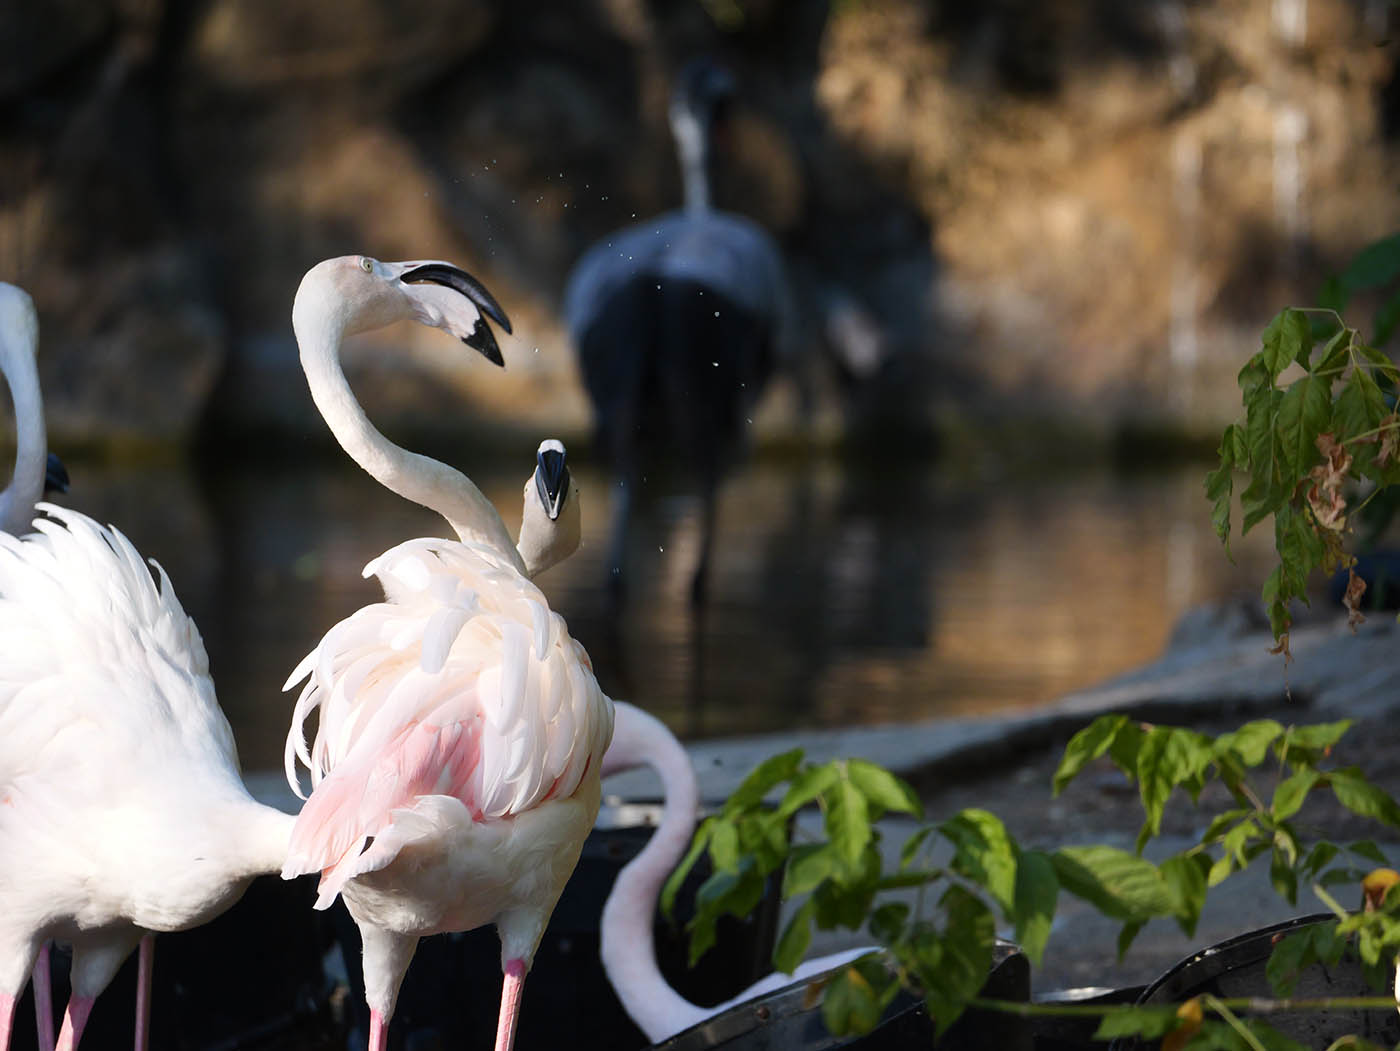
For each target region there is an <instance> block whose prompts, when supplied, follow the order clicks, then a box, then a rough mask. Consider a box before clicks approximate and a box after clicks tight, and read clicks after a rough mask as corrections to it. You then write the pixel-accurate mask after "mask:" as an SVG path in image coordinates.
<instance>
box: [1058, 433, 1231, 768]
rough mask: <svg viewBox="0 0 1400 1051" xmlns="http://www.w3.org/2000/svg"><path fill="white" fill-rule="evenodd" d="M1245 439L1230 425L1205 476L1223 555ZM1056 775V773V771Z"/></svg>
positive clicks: (1214, 524) (1226, 548)
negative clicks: (1215, 464) (1212, 467)
mask: <svg viewBox="0 0 1400 1051" xmlns="http://www.w3.org/2000/svg"><path fill="white" fill-rule="evenodd" d="M1243 444H1245V437H1243V431H1242V430H1240V427H1239V424H1231V425H1229V427H1226V428H1225V434H1224V435H1221V445H1219V451H1218V452H1219V466H1218V467H1217V469H1215V470H1212V472H1210V473H1208V474H1207V476H1205V498H1207V500H1210V501H1211V526H1212V528H1214V529H1215V536H1217V537H1219V542H1221V543H1222V544H1225V554H1226V556H1228V554H1229V515H1231V502H1229V501H1231V494H1232V493H1233V491H1235V465H1236V463H1239V462H1240V460H1242V459H1243V455H1240V456H1239V458H1236V456H1235V451H1236V446H1239V448H1240V451H1242V452H1243ZM1057 773H1058V771H1057Z"/></svg>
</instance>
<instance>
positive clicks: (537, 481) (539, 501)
mask: <svg viewBox="0 0 1400 1051" xmlns="http://www.w3.org/2000/svg"><path fill="white" fill-rule="evenodd" d="M524 495H525V510H524V513H523V515H522V517H521V520H520V543H519V545H518V546H519V550H520V557H521V559H522V560H523V561H524V563H525V570H526V573H527V574H528V575H529V576H531V577H533V576H536V575H537V574H539V573H543V572H544V571H545V570H546V569H548V568H549V567H550V566H552V565H554V564H556V563H558V562H562V561H563V560H564V559H566V558H568V557H569V556H570V555H572V554H573V553H574V552H575V551H576V550H577V549H578V545H579V539H580V537H581V534H582V528H581V517H580V514H579V506H578V493H577V491H576V490H575V489H574V488H573V485H572V480H571V479H570V477H569V468H568V465H567V461H566V457H565V452H564V443H563V442H561V441H559V439H557V438H546V439H545V440H544V441H542V442H540V447H539V449H538V450H536V452H535V470H534V473H533V474H532V475H530V478H529V480H528V481H527V482H526V483H525V494H524Z"/></svg>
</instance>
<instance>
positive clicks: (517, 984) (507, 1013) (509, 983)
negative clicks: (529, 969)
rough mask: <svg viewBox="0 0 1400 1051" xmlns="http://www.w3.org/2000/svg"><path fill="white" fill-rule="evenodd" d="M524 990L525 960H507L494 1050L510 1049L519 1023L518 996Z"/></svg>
mask: <svg viewBox="0 0 1400 1051" xmlns="http://www.w3.org/2000/svg"><path fill="white" fill-rule="evenodd" d="M524 991H525V961H524V960H507V961H506V966H505V980H504V981H503V982H502V983H501V1018H500V1022H499V1023H498V1024H497V1026H496V1051H511V1048H512V1047H514V1046H515V1030H516V1027H517V1026H518V1025H519V1024H520V997H521V994H522V993H523V992H524Z"/></svg>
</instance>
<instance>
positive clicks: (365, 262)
mask: <svg viewBox="0 0 1400 1051" xmlns="http://www.w3.org/2000/svg"><path fill="white" fill-rule="evenodd" d="M360 269H361V270H363V271H364V272H365V273H367V274H369V273H373V272H374V260H373V259H371V258H369V256H364V255H362V256H360Z"/></svg>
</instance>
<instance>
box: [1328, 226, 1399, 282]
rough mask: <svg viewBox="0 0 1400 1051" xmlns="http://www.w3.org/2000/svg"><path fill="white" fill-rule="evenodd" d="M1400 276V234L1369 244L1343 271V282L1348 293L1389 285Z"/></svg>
mask: <svg viewBox="0 0 1400 1051" xmlns="http://www.w3.org/2000/svg"><path fill="white" fill-rule="evenodd" d="M1397 277H1400V234H1392V235H1391V236H1390V237H1385V238H1382V239H1381V240H1379V241H1376V242H1374V243H1372V244H1369V245H1367V246H1366V247H1365V248H1363V249H1362V250H1361V251H1360V252H1358V253H1357V254H1356V256H1355V258H1353V259H1352V261H1351V265H1350V266H1348V267H1347V268H1346V269H1345V270H1344V271H1342V279H1341V284H1342V287H1343V288H1344V289H1346V291H1347V293H1348V294H1355V293H1357V292H1364V291H1365V290H1366V289H1369V288H1379V287H1380V286H1382V285H1388V284H1390V282H1392V281H1394V280H1395V279H1396V278H1397Z"/></svg>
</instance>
